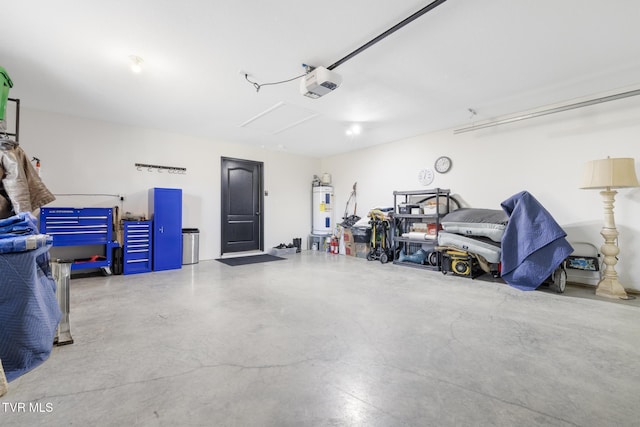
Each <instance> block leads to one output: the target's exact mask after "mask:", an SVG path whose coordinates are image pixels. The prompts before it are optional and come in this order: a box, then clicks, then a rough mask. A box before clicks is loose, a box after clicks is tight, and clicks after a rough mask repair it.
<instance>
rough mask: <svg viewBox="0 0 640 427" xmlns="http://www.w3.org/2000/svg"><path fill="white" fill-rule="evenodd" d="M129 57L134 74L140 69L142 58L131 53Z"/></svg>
mask: <svg viewBox="0 0 640 427" xmlns="http://www.w3.org/2000/svg"><path fill="white" fill-rule="evenodd" d="M129 59H131V71H133V72H134V73H136V74H137V73H140V72H141V71H142V63H143V62H144V61H143V60H142V58H140V57H139V56H137V55H131V56H129Z"/></svg>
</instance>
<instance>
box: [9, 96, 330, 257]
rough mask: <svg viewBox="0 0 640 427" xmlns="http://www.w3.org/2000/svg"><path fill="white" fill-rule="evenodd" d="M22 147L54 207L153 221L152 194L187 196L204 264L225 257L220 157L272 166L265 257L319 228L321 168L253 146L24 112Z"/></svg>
mask: <svg viewBox="0 0 640 427" xmlns="http://www.w3.org/2000/svg"><path fill="white" fill-rule="evenodd" d="M21 113H22V116H21V129H20V145H21V146H22V148H23V149H24V150H25V151H26V153H27V155H29V156H32V157H33V156H35V157H38V158H40V159H41V161H42V166H41V167H42V169H41V176H42V178H43V180H44V182H45V184H46V185H47V187H48V188H49V190H51V191H52V192H53V193H54V194H57V195H59V196H57V200H56V201H54V202H53V203H51V204H49V205H48V206H72V207H92V206H100V207H111V206H120V204H121V202H120V201H119V199H118V198H116V197H110V196H61V195H60V194H85V193H86V194H115V195H117V194H123V195H125V201H124V202H122V208H123V209H122V210H123V212H127V211H129V212H132V213H134V214H147V213H148V203H147V200H148V199H147V195H148V189H149V188H152V187H169V188H181V189H182V190H183V226H184V227H197V228H199V229H200V259H202V260H205V259H213V258H217V257H219V256H220V211H221V209H220V158H221V157H233V158H240V159H246V160H254V161H261V162H264V182H265V190H268V192H269V195H268V196H267V197H265V207H264V215H265V250H268V248H270V247H272V246H275V245H278V244H279V243H281V242H282V243H291V242H292V239H293V238H294V237H300V238H302V239H303V246H304V245H306V238H307V236H308V234H309V231H310V229H311V219H310V218H311V202H310V197H311V196H310V191H311V190H310V188H311V181H312V179H313V175H314V174H317V173H318V170H319V166H320V161H319V160H317V159H312V158H307V157H301V156H296V155H292V154H288V153H285V152H273V151H269V150H263V149H259V148H252V147H249V146H247V145H241V144H232V143H229V142H224V141H213V140H207V139H201V138H194V137H190V136H185V135H179V134H170V133H166V132H160V131H156V130H150V129H142V128H136V127H129V126H122V125H116V124H112V123H107V122H103V121H96V120H87V119H82V118H78V117H71V116H66V115H60V114H52V113H48V112H41V111H35V110H30V109H28V108H23V109H22V111H21ZM135 163H145V164H154V165H167V166H177V167H185V168H187V174H186V175H176V174H169V173H167V172H164V173H158V172H148V171H146V170H144V171H138V170H137V169H136V167H135V166H134V164H135Z"/></svg>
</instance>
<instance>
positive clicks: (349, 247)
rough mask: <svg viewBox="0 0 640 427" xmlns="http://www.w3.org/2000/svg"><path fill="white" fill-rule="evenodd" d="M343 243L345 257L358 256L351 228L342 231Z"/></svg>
mask: <svg viewBox="0 0 640 427" xmlns="http://www.w3.org/2000/svg"><path fill="white" fill-rule="evenodd" d="M342 241H343V242H344V251H345V252H344V253H345V255H348V256H356V247H355V242H354V240H353V233H352V232H351V229H350V228H344V229H343V230H342Z"/></svg>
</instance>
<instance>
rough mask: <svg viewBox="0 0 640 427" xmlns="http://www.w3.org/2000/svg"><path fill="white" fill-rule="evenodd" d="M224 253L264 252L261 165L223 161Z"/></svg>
mask: <svg viewBox="0 0 640 427" xmlns="http://www.w3.org/2000/svg"><path fill="white" fill-rule="evenodd" d="M221 170H222V183H221V184H222V188H221V193H222V244H221V248H222V253H223V254H224V253H227V252H240V251H252V250H261V251H262V250H264V246H263V242H262V240H263V230H262V228H263V219H262V218H263V217H262V162H253V161H250V160H240V159H230V158H227V157H222V163H221Z"/></svg>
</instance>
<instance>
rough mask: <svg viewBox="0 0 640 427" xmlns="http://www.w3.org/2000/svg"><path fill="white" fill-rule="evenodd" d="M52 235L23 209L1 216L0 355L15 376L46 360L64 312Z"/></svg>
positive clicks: (7, 370)
mask: <svg viewBox="0 0 640 427" xmlns="http://www.w3.org/2000/svg"><path fill="white" fill-rule="evenodd" d="M49 247H51V237H50V236H47V235H43V234H38V227H37V223H36V220H35V218H34V217H33V216H32V215H31V214H29V213H21V214H18V215H15V216H12V217H10V218H6V219H3V220H0V360H2V366H3V368H4V371H5V375H6V377H7V380H9V381H11V380H14V379H15V378H17V377H19V376H20V375H22V374H24V373H25V372H28V371H30V370H31V369H33V368H35V367H37V366H38V365H40V364H41V363H42V362H44V361H45V360H47V358H48V357H49V354H50V353H51V350H52V348H53V340H54V338H55V335H56V328H57V327H58V322H59V321H60V317H61V312H60V308H59V306H58V300H57V299H56V282H55V280H54V279H53V276H52V275H51V266H50V264H49Z"/></svg>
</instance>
